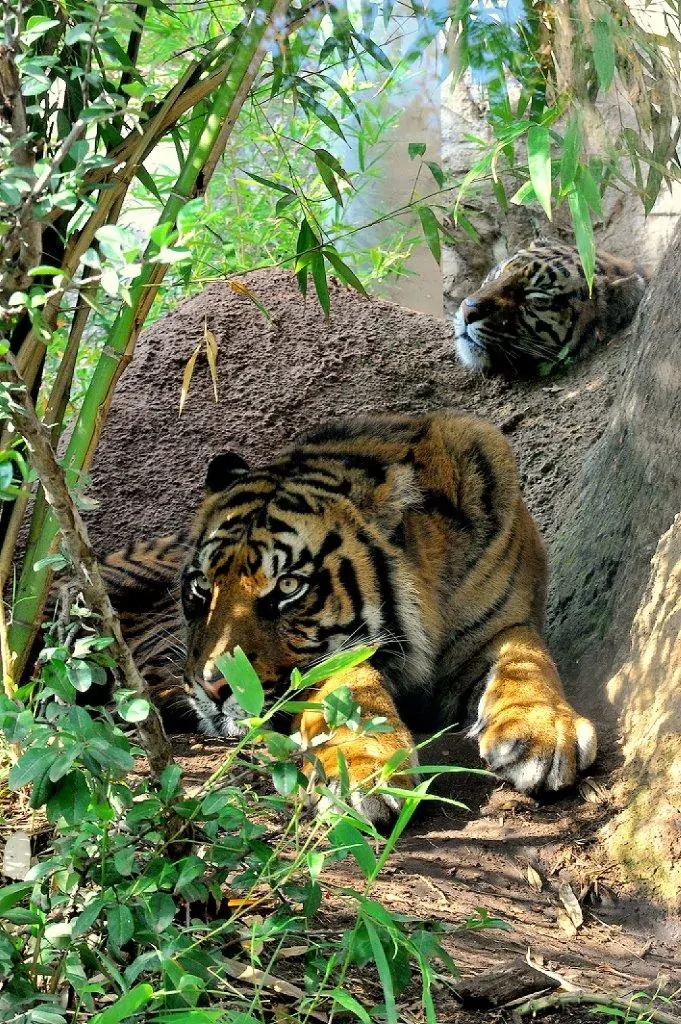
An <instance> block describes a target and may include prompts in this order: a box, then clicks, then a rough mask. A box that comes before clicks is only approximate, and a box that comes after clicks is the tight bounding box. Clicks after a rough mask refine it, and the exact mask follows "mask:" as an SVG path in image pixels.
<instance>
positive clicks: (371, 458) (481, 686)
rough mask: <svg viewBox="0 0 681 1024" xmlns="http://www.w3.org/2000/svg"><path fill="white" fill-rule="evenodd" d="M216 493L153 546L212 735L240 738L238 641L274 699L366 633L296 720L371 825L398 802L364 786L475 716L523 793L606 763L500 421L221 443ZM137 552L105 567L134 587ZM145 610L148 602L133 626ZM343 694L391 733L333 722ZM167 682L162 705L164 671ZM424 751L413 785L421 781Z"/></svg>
mask: <svg viewBox="0 0 681 1024" xmlns="http://www.w3.org/2000/svg"><path fill="white" fill-rule="evenodd" d="M205 489H206V494H205V498H204V500H203V502H202V504H201V506H200V508H199V510H198V512H197V514H196V518H195V522H194V526H193V529H192V531H191V533H190V536H189V539H188V540H185V539H182V541H181V542H178V543H175V544H173V541H172V538H169V539H166V540H165V541H164V542H162V545H161V546H162V547H165V551H163V550H162V551H161V552H160V553H159V552H158V548H157V549H156V554H155V555H154V558H156V560H157V561H158V563H159V565H160V575H161V578H162V579H163V580H164V582H163V586H162V587H161V588H160V589H161V590H162V591H163V594H160V595H159V599H158V600H159V604H158V607H159V609H161V608H162V607H166V609H167V608H172V607H176V604H175V602H176V601H177V599H178V595H179V601H180V604H181V608H182V619H183V622H184V636H183V639H182V652H181V653H182V657H181V661H182V668H181V681H180V676H179V670H178V669H177V664H178V663H177V661H176V669H175V675H174V676H172V678H171V682H170V683H169V684H168V685H167V694H166V699H167V700H169V701H170V703H171V705H172V704H173V702H174V704H175V706H177V703H178V701H179V694H180V693H181V692H184V696H185V699H184V707H185V712H186V715H188V716H189V717H192V716H193V718H194V720H195V723H196V727H197V729H198V731H199V732H202V733H204V734H206V735H212V736H219V737H225V738H229V737H233V736H239V735H242V734H243V731H244V723H243V719H244V713H243V711H242V710H241V708H240V706H239V704H238V701H237V700H236V698H235V696H234V694H233V693H232V691H231V689H230V686H229V684H228V682H227V681H226V679H225V678H224V676H223V675H222V673H221V672H220V669H219V662H220V658H221V655H223V654H225V653H227V652H231V651H232V650H233V649H235V648H236V647H237V646H238V647H240V648H241V649H242V650H243V652H244V653H245V654H246V656H247V657H248V659H249V660H250V662H251V663H252V665H253V667H254V668H255V670H256V672H257V673H258V675H259V677H260V679H261V681H262V684H263V687H264V690H265V693H266V694H267V697H268V699H270V700H272V699H275V698H276V697H277V695H280V694H281V693H282V692H283V690H285V689H286V686H287V684H288V681H289V680H290V676H291V672H292V671H293V670H294V669H298V670H302V671H304V670H305V669H306V668H308V667H309V666H312V665H315V664H317V663H318V662H320V661H321V660H323V659H325V658H326V657H327V656H329V655H331V654H332V653H334V652H338V651H341V650H343V649H347V648H349V647H352V646H353V645H356V644H359V643H363V644H368V645H374V646H375V647H376V650H375V653H374V654H373V656H372V657H371V658H370V659H369V660H367V661H365V662H363V663H361V664H359V665H356V666H355V667H354V668H351V669H345V670H343V671H341V672H340V673H338V674H335V675H333V676H332V677H330V678H329V679H327V680H325V681H323V682H321V683H319V684H318V685H317V686H316V687H315V688H314V689H313V691H312V692H310V693H309V694H308V695H307V697H306V699H307V700H309V701H311V702H312V707H309V706H308V707H307V708H306V710H304V711H303V712H302V713H299V714H298V716H297V717H296V718H295V719H294V720H293V722H292V723H291V728H292V730H293V731H294V732H295V733H296V734H297V736H298V737H299V739H300V742H301V745H302V747H303V749H304V750H308V751H313V752H314V757H311V758H310V764H309V765H308V766H307V767H306V772H307V773H308V776H310V777H311V775H312V774H314V773H318V774H319V775H320V776H321V777H322V778H324V779H326V781H327V782H328V784H329V785H334V784H338V781H339V774H340V773H341V771H342V772H343V773H345V772H347V778H348V779H349V782H350V790H351V794H352V802H353V804H354V806H355V808H356V810H357V811H358V813H360V814H362V815H363V816H364V817H365V818H366V819H368V820H369V821H370V822H371V823H372V824H374V825H375V826H376V827H378V828H380V827H384V826H387V825H388V824H389V823H390V821H391V820H392V819H393V818H394V816H395V814H396V813H398V811H399V799H396V798H395V797H394V796H393V795H391V794H389V793H386V794H385V795H380V794H379V795H376V793H374V794H373V795H370V794H368V793H367V781H368V780H369V779H372V778H373V779H375V778H376V777H380V775H381V773H382V772H383V771H384V770H385V769H386V766H387V765H389V764H394V763H396V760H399V758H400V752H405V751H408V752H413V749H414V732H415V731H416V730H419V731H421V732H423V731H426V732H428V733H430V734H432V733H434V732H435V731H437V730H438V729H440V728H442V727H447V726H450V727H454V726H456V727H459V728H466V730H467V732H468V735H469V736H470V737H473V738H474V739H475V740H476V741H477V744H478V748H479V752H480V756H481V758H482V760H483V761H484V762H485V763H486V764H487V765H488V766H489V768H491V769H492V770H493V771H494V772H496V773H497V774H498V775H499V776H501V777H502V778H504V779H506V780H509V781H510V782H511V783H512V784H513V785H514V786H515V787H516V788H517V789H518V790H521V791H523V792H536V791H541V790H544V791H549V792H551V791H557V790H560V789H563V788H564V787H567V786H570V785H571V784H572V783H574V781H575V779H576V777H577V774H578V773H579V772H582V771H584V770H585V769H586V768H588V767H589V766H590V765H591V764H592V763H593V761H594V759H595V757H596V750H597V740H596V731H595V728H594V725H593V724H592V723H591V722H590V721H589V720H588V719H587V718H585V717H583V716H581V715H579V714H578V712H577V711H575V710H574V709H573V707H572V706H571V704H570V703H569V702H568V700H567V698H566V696H565V694H564V692H563V688H562V685H561V681H560V678H559V675H558V672H557V669H556V666H555V664H554V662H553V660H552V659H551V656H550V654H549V652H548V650H547V647H546V645H545V643H544V640H543V639H542V628H543V621H544V608H545V601H546V585H547V565H546V555H545V550H544V545H543V542H542V540H541V537H540V534H539V531H538V529H537V526H536V525H535V522H534V520H533V519H532V517H531V515H530V512H529V510H528V508H527V506H526V504H525V502H524V500H523V498H522V495H521V492H520V488H519V483H518V478H517V472H516V465H515V460H514V456H513V453H512V451H511V448H510V446H509V444H508V442H507V440H506V438H505V437H504V435H503V434H502V433H501V432H500V431H499V430H498V429H497V428H496V427H494V426H493V425H492V424H491V423H489V422H487V421H485V420H482V419H477V418H473V417H469V416H465V415H459V414H457V413H455V412H450V411H441V412H437V413H432V414H429V415H415V416H408V415H386V416H371V417H357V418H356V419H353V420H349V421H342V420H340V421H330V422H328V423H326V424H323V425H321V426H319V427H318V428H316V429H313V430H311V431H310V432H308V433H307V434H304V435H303V436H302V437H300V438H299V439H298V440H297V441H295V442H294V443H293V444H292V445H291V446H290V447H288V448H287V449H285V450H284V451H283V452H282V453H281V454H280V455H278V456H277V457H275V458H274V459H273V460H272V461H270V462H268V463H267V464H266V465H264V466H262V467H259V468H252V467H250V466H249V465H248V464H247V462H246V461H245V460H244V459H243V458H242V457H241V456H240V455H238V454H236V453H231V452H228V453H224V454H221V455H216V456H215V457H214V458H213V459H212V460H211V461H210V463H209V466H208V471H207V475H206V483H205ZM132 553H133V555H134V551H133V552H132ZM130 557H131V553H130V552H128V554H127V556H125V553H124V555H123V556H122V557H119V558H118V563H117V560H116V558H113V559H109V563H108V569H107V571H108V573H109V574H111V572H112V571H116V565H117V564H118V571H119V573H120V575H121V578H122V580H123V582H125V580H126V578H127V577H130V578H131V580H132V586H131V587H130V588H129V589H131V590H134V589H135V588H136V587H138V586H140V585H142V586H143V584H144V582H145V576H146V577H148V578H153V576H154V573H156V572H158V571H159V566H156V565H151V568H149V564H148V559H147V564H146V565H142V566H141V567H140V568H138V569H135V567H134V566H133V567H132V569H131V570H129V569H126V566H129V564H130ZM152 561H153V559H152ZM180 566H182V567H181V569H180V570H179V576H178V569H179V567H180ZM164 573H165V575H164ZM173 580H176V581H177V583H175V582H173ZM174 587H176V589H175V590H174V589H173V588H174ZM120 589H121V588H120V586H119V591H120ZM118 600H119V603H120V593H119V597H118ZM164 602H165V605H164ZM142 603H143V604H144V602H142ZM146 606H147V607H148V602H146ZM134 620H135V614H134V608H133V610H132V616H130V615H128V627H127V628H128V635H130V634H129V629H130V622H131V621H132V622H133V623H134ZM125 627H126V623H125V621H124V628H125ZM168 635H169V631H168V629H167V627H165V626H164V627H162V628H161V629H160V630H157V632H156V634H155V635H153V631H152V635H151V638H150V637H147V638H146V640H145V638H144V636H143V635H137V636H133V637H132V640H133V648H134V650H135V653H138V654H139V653H140V652H142V653H144V651H143V646H144V643H146V644H147V647H146V654H147V656H149V655H152V656H153V657H157V655H158V653H159V652H162V651H163V650H164V643H165V642H166V638H167V636H168ZM153 657H152V660H153ZM171 660H172V659H171ZM340 686H347V687H348V688H349V690H350V693H351V695H352V697H353V699H354V700H355V701H356V702H357V704H358V705H359V706H360V707H361V711H362V715H363V716H364V717H365V718H366V719H371V720H375V719H379V720H385V723H387V726H388V727H389V728H388V729H387V730H386V731H377V732H369V733H365V732H362V731H360V732H358V731H357V730H356V729H353V728H352V727H351V725H349V724H348V725H344V726H341V727H340V728H338V729H336V730H334V731H333V732H331V733H329V727H328V725H327V723H326V720H325V718H324V716H323V714H322V712H321V711H320V710H319V706H320V704H322V702H323V701H324V700H325V699H326V698H327V697H328V695H329V694H330V693H331V692H332V691H334V690H336V689H337V688H338V687H340ZM155 687H156V689H155V694H156V699H159V696H160V698H161V699H160V701H159V703H160V704H161V707H162V710H163V681H162V679H159V681H157V682H156V683H155ZM182 688H184V689H183V691H182ZM315 708H316V710H315ZM174 714H175V711H174V709H173V707H172V706H171V708H170V712H169V713H168V709H167V708H166V720H167V719H168V718H171V719H172V718H173V716H174ZM339 752H342V754H343V758H340V759H339ZM410 756H411V761H410V762H409V767H406V768H404V770H403V774H400V775H399V777H398V778H399V783H400V785H401V786H403V787H407V788H410V787H412V786H413V784H414V777H415V776H414V771H416V770H417V769H416V767H415V766H416V764H417V760H416V756H415V754H413V753H411V754H410ZM395 759H396V760H395ZM341 762H342V768H341ZM401 770H402V769H401Z"/></svg>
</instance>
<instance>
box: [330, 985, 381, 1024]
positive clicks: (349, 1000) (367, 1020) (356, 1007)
mask: <svg viewBox="0 0 681 1024" xmlns="http://www.w3.org/2000/svg"><path fill="white" fill-rule="evenodd" d="M328 996H329V998H330V999H333V1001H334V1002H335V1003H338V1004H339V1006H342V1007H343V1009H344V1010H349V1011H350V1013H354V1015H355V1017H359V1019H360V1020H361V1022H362V1024H371V1017H370V1016H369V1014H368V1013H367V1011H366V1010H365V1009H364V1007H363V1006H362V1004H361V1003H358V1002H357V1000H356V999H355V997H354V996H351V995H350V993H349V992H347V991H346V989H344V988H334V989H331V991H330V992H329V993H328Z"/></svg>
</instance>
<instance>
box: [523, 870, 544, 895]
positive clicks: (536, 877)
mask: <svg viewBox="0 0 681 1024" xmlns="http://www.w3.org/2000/svg"><path fill="white" fill-rule="evenodd" d="M527 881H528V882H529V883H530V885H531V886H532V888H533V889H534V890H535V892H541V891H542V889H543V887H544V880H543V878H542V876H541V875H540V874H539V872H538V871H537V869H536V868H533V867H532V865H531V864H528V865H527Z"/></svg>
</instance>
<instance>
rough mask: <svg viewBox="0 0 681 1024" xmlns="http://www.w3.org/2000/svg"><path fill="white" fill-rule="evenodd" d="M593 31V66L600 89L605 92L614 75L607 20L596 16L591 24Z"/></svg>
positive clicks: (612, 46) (613, 50)
mask: <svg viewBox="0 0 681 1024" xmlns="http://www.w3.org/2000/svg"><path fill="white" fill-rule="evenodd" d="M591 31H592V33H593V37H592V38H593V55H594V67H595V68H596V74H597V75H598V81H599V84H600V87H601V89H602V90H603V91H604V92H606V91H607V90H608V89H609V88H610V86H611V85H612V80H613V77H614V75H615V46H614V43H613V40H612V29H611V25H610V22H609V21H606V19H605V18H598V19H597V20H596V21H595V22H594V23H593V25H592V26H591Z"/></svg>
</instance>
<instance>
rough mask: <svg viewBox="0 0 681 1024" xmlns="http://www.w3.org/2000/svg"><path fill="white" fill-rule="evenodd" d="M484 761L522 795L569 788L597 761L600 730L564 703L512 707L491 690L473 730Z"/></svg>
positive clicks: (551, 701) (534, 701)
mask: <svg viewBox="0 0 681 1024" xmlns="http://www.w3.org/2000/svg"><path fill="white" fill-rule="evenodd" d="M470 734H471V735H472V736H477V737H478V743H479V747H480V756H481V757H482V758H483V760H484V761H486V762H487V764H488V765H489V767H490V768H491V769H492V770H493V771H495V772H496V773H497V774H498V775H501V776H502V778H505V779H508V780H509V782H511V783H512V784H513V785H514V786H515V788H516V789H518V790H520V791H521V792H522V793H532V792H535V791H537V790H549V791H556V790H559V789H563V788H564V787H565V786H571V785H572V784H573V783H574V782H575V780H576V778H577V775H578V773H579V772H582V771H584V770H585V769H586V768H588V767H589V765H590V764H592V763H593V762H594V760H595V758H596V730H595V729H594V726H593V725H592V723H591V722H590V721H589V719H588V718H582V717H581V716H580V715H578V714H577V712H576V711H575V710H574V709H573V708H572V707H570V705H569V704H568V703H567V702H566V701H564V700H561V699H560V698H558V697H556V698H555V699H547V697H546V696H545V695H542V697H541V698H539V699H536V698H535V699H533V698H532V696H531V695H528V697H527V699H526V700H523V699H522V698H521V700H520V701H518V702H517V703H514V702H512V701H509V700H508V699H504V697H503V694H498V693H495V687H490V688H489V689H488V691H487V693H485V695H484V696H483V698H482V700H481V701H480V707H479V711H478V720H477V722H476V724H475V725H474V726H473V728H472V729H471V733H470Z"/></svg>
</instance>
